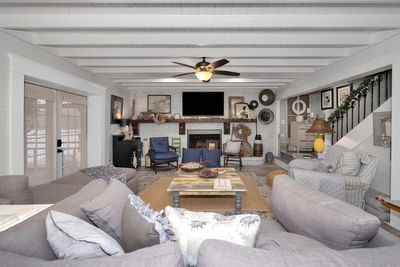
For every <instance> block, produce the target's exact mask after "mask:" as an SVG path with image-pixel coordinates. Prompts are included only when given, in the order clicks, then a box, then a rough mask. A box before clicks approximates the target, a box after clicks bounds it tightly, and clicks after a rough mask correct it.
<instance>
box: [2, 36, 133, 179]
mask: <svg viewBox="0 0 400 267" xmlns="http://www.w3.org/2000/svg"><path fill="white" fill-rule="evenodd" d="M26 79H30V80H37V81H40V82H41V83H44V84H46V85H48V86H50V87H52V88H55V89H58V90H63V91H67V92H72V93H77V94H81V95H85V96H88V102H89V107H88V134H89V136H88V163H89V166H92V165H100V164H104V163H105V162H106V158H107V155H106V154H107V152H108V151H106V144H105V140H106V127H105V125H109V124H110V118H109V115H108V116H106V114H105V113H106V112H105V110H106V107H108V106H109V105H110V101H109V99H108V101H107V99H106V98H107V97H106V94H107V91H106V90H107V89H109V90H110V91H111V90H121V89H118V88H115V86H114V85H113V84H110V83H108V82H107V81H105V80H103V79H101V78H100V77H98V76H96V75H94V74H92V73H90V72H88V71H86V70H83V69H81V68H79V67H77V66H76V65H74V64H72V63H70V62H68V61H67V60H65V59H63V58H59V57H57V56H55V55H53V54H50V53H48V52H47V51H45V50H42V49H40V48H38V47H36V46H33V45H32V44H29V43H26V42H24V41H22V40H19V39H17V38H16V37H14V36H11V35H9V34H7V33H6V32H4V31H0V98H1V99H0V112H1V114H2V116H1V118H0V127H1V128H0V129H1V130H0V175H6V174H23V173H24V166H23V162H24V141H23V140H24V133H23V129H24V127H23V121H24V115H23V114H24V106H23V103H24V99H23V96H24V94H23V92H24V81H25V80H26ZM122 91H124V90H122ZM123 94H124V96H125V97H128V98H129V92H127V91H124V92H123ZM107 134H108V133H107ZM91 137H93V138H92V139H91Z"/></svg>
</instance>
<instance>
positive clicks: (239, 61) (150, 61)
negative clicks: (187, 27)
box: [73, 57, 329, 67]
mask: <svg viewBox="0 0 400 267" xmlns="http://www.w3.org/2000/svg"><path fill="white" fill-rule="evenodd" d="M218 59H220V58H207V60H208V61H209V62H213V61H215V60H218ZM73 60H74V62H75V63H76V64H78V65H79V66H83V67H99V66H104V67H135V66H139V67H152V66H160V67H165V66H176V65H175V64H173V63H172V61H178V62H182V63H185V64H189V65H195V64H196V63H197V62H199V61H200V60H201V59H200V58H196V59H182V58H168V59H167V58H160V59H158V58H147V59H142V58H135V59H133V58H117V59H116V58H103V59H98V58H94V59H73ZM229 61H230V63H229V65H230V66H264V67H274V66H283V67H285V66H286V67H288V66H299V67H301V66H303V67H319V66H327V65H328V64H329V60H328V59H320V58H292V59H288V58H232V57H230V58H229Z"/></svg>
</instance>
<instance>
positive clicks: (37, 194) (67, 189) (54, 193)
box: [31, 183, 83, 204]
mask: <svg viewBox="0 0 400 267" xmlns="http://www.w3.org/2000/svg"><path fill="white" fill-rule="evenodd" d="M82 187H83V185H74V184H57V183H48V184H41V185H37V186H34V187H32V188H31V190H32V194H33V203H34V204H52V203H57V202H59V201H61V200H63V199H64V198H66V197H69V196H70V195H73V194H75V193H77V192H78V191H79V190H81V189H82Z"/></svg>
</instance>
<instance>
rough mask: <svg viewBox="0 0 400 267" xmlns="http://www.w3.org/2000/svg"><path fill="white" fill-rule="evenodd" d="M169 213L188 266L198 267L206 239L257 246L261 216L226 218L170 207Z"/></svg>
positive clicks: (250, 215)
mask: <svg viewBox="0 0 400 267" xmlns="http://www.w3.org/2000/svg"><path fill="white" fill-rule="evenodd" d="M165 214H166V215H167V218H168V220H169V222H170V223H171V225H172V229H173V231H174V233H175V236H176V238H177V240H178V244H179V246H180V249H181V253H182V255H183V258H184V262H185V266H187V265H189V266H196V264H197V252H198V249H199V247H200V245H201V243H202V242H203V241H204V240H206V239H219V240H224V241H229V242H232V243H235V244H239V245H243V246H247V247H254V244H255V240H256V234H257V231H258V228H259V226H260V222H261V220H260V217H259V216H258V215H252V214H243V215H234V216H223V215H221V214H218V213H214V212H190V211H187V210H184V209H179V210H176V209H174V208H171V207H169V206H167V207H166V208H165Z"/></svg>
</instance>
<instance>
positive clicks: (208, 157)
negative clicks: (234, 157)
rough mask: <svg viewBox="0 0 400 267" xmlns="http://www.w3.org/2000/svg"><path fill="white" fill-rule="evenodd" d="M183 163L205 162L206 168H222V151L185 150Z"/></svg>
mask: <svg viewBox="0 0 400 267" xmlns="http://www.w3.org/2000/svg"><path fill="white" fill-rule="evenodd" d="M182 152H183V153H182V163H184V162H204V164H205V167H208V168H212V167H221V151H220V150H218V149H217V150H208V149H199V148H189V149H188V148H184V149H183V151H182Z"/></svg>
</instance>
